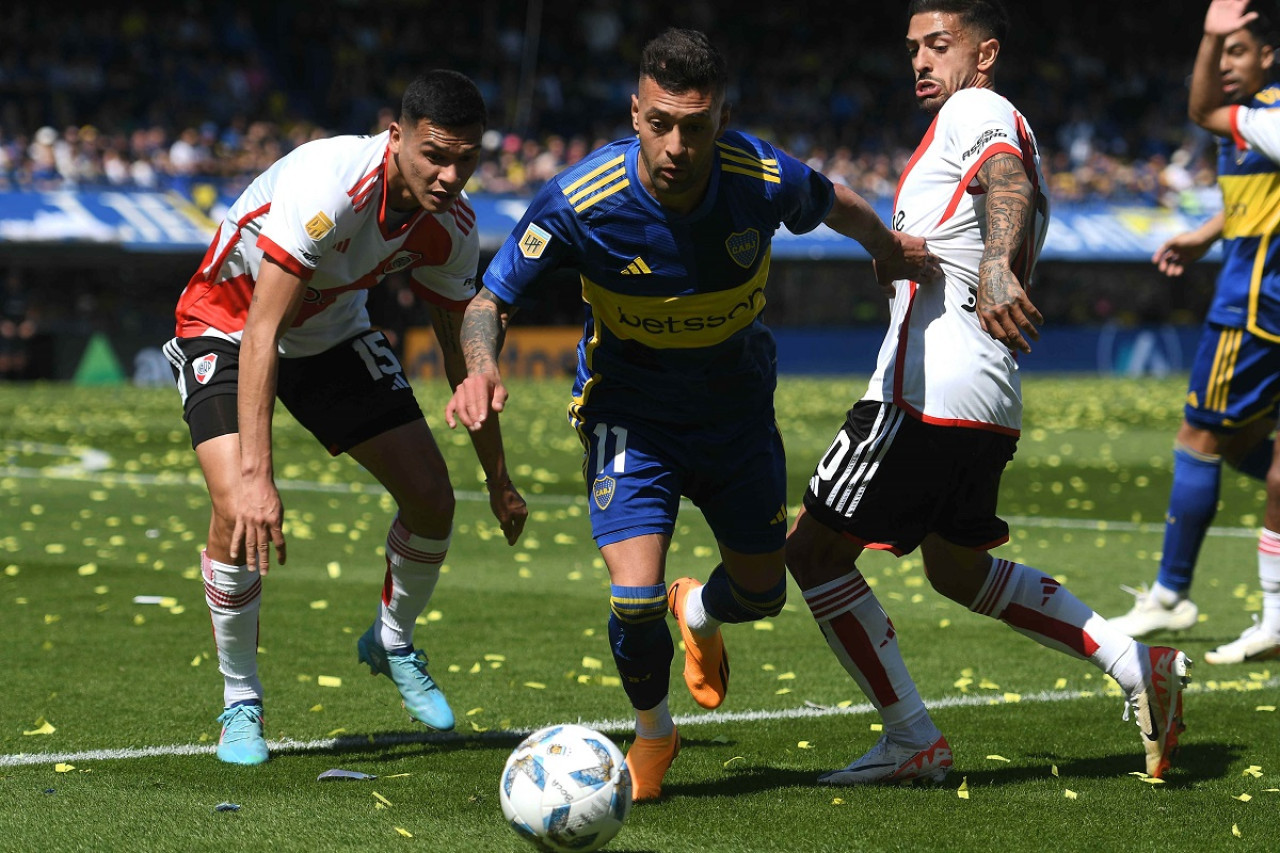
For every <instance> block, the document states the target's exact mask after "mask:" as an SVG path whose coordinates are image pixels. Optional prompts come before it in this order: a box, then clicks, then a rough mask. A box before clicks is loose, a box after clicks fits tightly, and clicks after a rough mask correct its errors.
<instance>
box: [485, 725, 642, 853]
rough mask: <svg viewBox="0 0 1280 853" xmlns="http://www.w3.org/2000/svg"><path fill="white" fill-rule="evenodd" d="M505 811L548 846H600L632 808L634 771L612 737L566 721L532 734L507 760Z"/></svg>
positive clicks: (501, 791)
mask: <svg viewBox="0 0 1280 853" xmlns="http://www.w3.org/2000/svg"><path fill="white" fill-rule="evenodd" d="M498 798H499V799H500V800H501V801H502V814H503V815H504V816H505V817H506V819H507V822H508V823H510V824H511V828H512V829H514V830H515V831H516V832H517V833H518V834H519V835H520V836H521V837H523V838H525V839H527V840H528V841H530V842H532V843H533V844H534V846H536V847H538V848H540V849H542V850H555V851H588V850H598V849H600V848H601V847H603V846H604V845H605V844H607V843H609V841H610V840H611V839H612V838H613V837H614V836H615V835H617V834H618V830H620V829H622V823H623V821H625V820H626V819H627V813H628V812H630V811H631V773H630V771H629V770H627V765H626V762H625V761H624V760H623V757H622V752H621V750H619V749H618V747H616V746H615V745H614V743H613V741H611V740H609V738H607V737H605V736H604V735H602V734H600V733H599V732H597V731H594V730H592V729H589V728H587V727H586V726H579V725H574V724H572V723H566V724H564V725H558V726H548V727H547V728H545V729H539V730H538V731H536V732H534V733H533V734H531V735H529V736H528V737H527V738H525V739H524V741H522V742H521V744H520V745H519V746H517V747H516V748H515V751H514V752H512V753H511V757H510V758H508V759H507V766H506V767H504V768H503V769H502V782H501V784H500V785H499V788H498Z"/></svg>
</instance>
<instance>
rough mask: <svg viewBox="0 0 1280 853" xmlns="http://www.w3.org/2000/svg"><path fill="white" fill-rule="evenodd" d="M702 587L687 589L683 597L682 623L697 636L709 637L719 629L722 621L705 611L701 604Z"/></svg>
mask: <svg viewBox="0 0 1280 853" xmlns="http://www.w3.org/2000/svg"><path fill="white" fill-rule="evenodd" d="M703 589H704V587H701V586H699V587H694V588H693V589H691V590H689V594H688V595H686V596H685V599H684V624H686V625H688V626H689V630H690V631H692V632H693V633H695V634H697V635H698V636H699V637H710V636H711V635H712V634H714V633H715V632H716V631H718V630H720V626H721V625H723V624H724V623H723V622H721V621H720V620H719V619H717V618H715V617H714V616H712V615H711V614H710V613H708V612H707V609H706V608H705V607H703V606H702V590H703Z"/></svg>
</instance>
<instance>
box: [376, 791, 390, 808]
mask: <svg viewBox="0 0 1280 853" xmlns="http://www.w3.org/2000/svg"><path fill="white" fill-rule="evenodd" d="M373 798H374V799H375V800H377V801H378V807H379V808H387V809H389V808H391V801H390V800H388V799H387V798H386V797H384V796H382V795H381V794H379V793H378V792H377V791H374V792H373Z"/></svg>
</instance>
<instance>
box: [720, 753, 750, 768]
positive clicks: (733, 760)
mask: <svg viewBox="0 0 1280 853" xmlns="http://www.w3.org/2000/svg"><path fill="white" fill-rule="evenodd" d="M745 760H746V759H745V758H744V757H743V756H741V755H735V756H734V757H733V758H730V759H729V760H728V761H726V762H725V763H724V764H722V765H720V766H721V767H728V766H729V765H730V764H732V763H733V762H735V761H745Z"/></svg>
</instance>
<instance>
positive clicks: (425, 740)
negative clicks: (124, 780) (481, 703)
mask: <svg viewBox="0 0 1280 853" xmlns="http://www.w3.org/2000/svg"><path fill="white" fill-rule="evenodd" d="M1250 684H1257V687H1256V688H1255V689H1257V690H1262V689H1266V688H1270V687H1277V686H1280V676H1277V677H1274V678H1270V679H1268V680H1265V681H1257V682H1250ZM1185 692H1186V693H1189V694H1195V693H1204V692H1206V690H1205V689H1204V688H1203V687H1201V686H1200V685H1199V684H1197V683H1195V682H1192V683H1191V684H1190V685H1189V686H1188V687H1187V689H1186V691H1185ZM1223 692H1225V691H1223ZM1119 698H1120V696H1118V695H1116V694H1114V693H1105V692H1101V691H1097V690H1045V691H1041V692H1039V693H1027V694H1022V695H1021V696H1020V697H1019V698H1018V699H1017V700H1016V701H1010V700H1007V699H1005V698H1003V696H997V695H992V694H965V695H960V696H944V697H942V698H940V699H934V700H931V701H928V702H926V703H925V704H926V705H927V706H928V708H929V710H930V711H937V710H941V709H945V708H978V707H984V706H991V705H1017V704H1032V705H1034V704H1052V703H1059V702H1078V701H1083V700H1086V699H1107V700H1112V699H1119ZM874 712H875V708H874V706H872V705H871V703H869V702H863V703H861V704H857V705H850V706H848V707H846V708H839V707H830V706H826V705H818V704H814V703H807V704H805V705H803V706H801V707H798V708H784V709H781V710H777V711H764V710H760V711H709V712H705V713H698V714H677V715H676V716H675V721H676V724H677V725H680V726H699V725H721V724H725V723H754V722H761V721H766V720H808V719H821V718H824V717H840V716H852V715H855V714H870V713H874ZM560 722H577V723H578V724H579V725H583V726H586V727H588V728H592V729H596V730H597V731H601V732H611V733H621V734H623V735H629V734H631V733H632V732H633V731H634V725H635V721H634V720H633V719H631V718H629V717H628V718H626V719H601V720H582V719H579V720H576V721H569V720H562V721H560ZM548 725H553V724H548ZM539 728H541V727H539ZM534 730H535V729H533V728H515V729H498V730H493V731H483V732H466V733H463V732H432V731H422V732H404V733H399V734H383V735H371V736H363V737H362V736H359V735H342V736H340V737H328V738H318V739H315V740H306V741H299V740H292V739H285V740H273V741H268V742H267V746H268V748H269V749H270V750H271V754H272V755H273V756H280V755H288V754H291V753H293V754H306V753H317V752H332V753H344V752H362V751H367V750H368V749H369V748H370V747H391V746H403V745H405V744H442V743H462V742H474V741H479V742H484V741H517V740H519V739H521V738H523V737H525V736H526V735H528V734H530V733H531V732H533V731H534ZM215 749H217V747H216V745H215V744H212V743H208V744H172V745H169V746H145V747H130V748H125V749H89V750H82V751H79V752H34V753H32V752H21V753H17V754H12V755H0V767H27V766H32V765H37V764H61V763H66V764H70V763H74V762H85V761H121V760H129V759H138V758H169V757H183V756H190V755H212V754H213V753H214V750H215Z"/></svg>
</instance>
